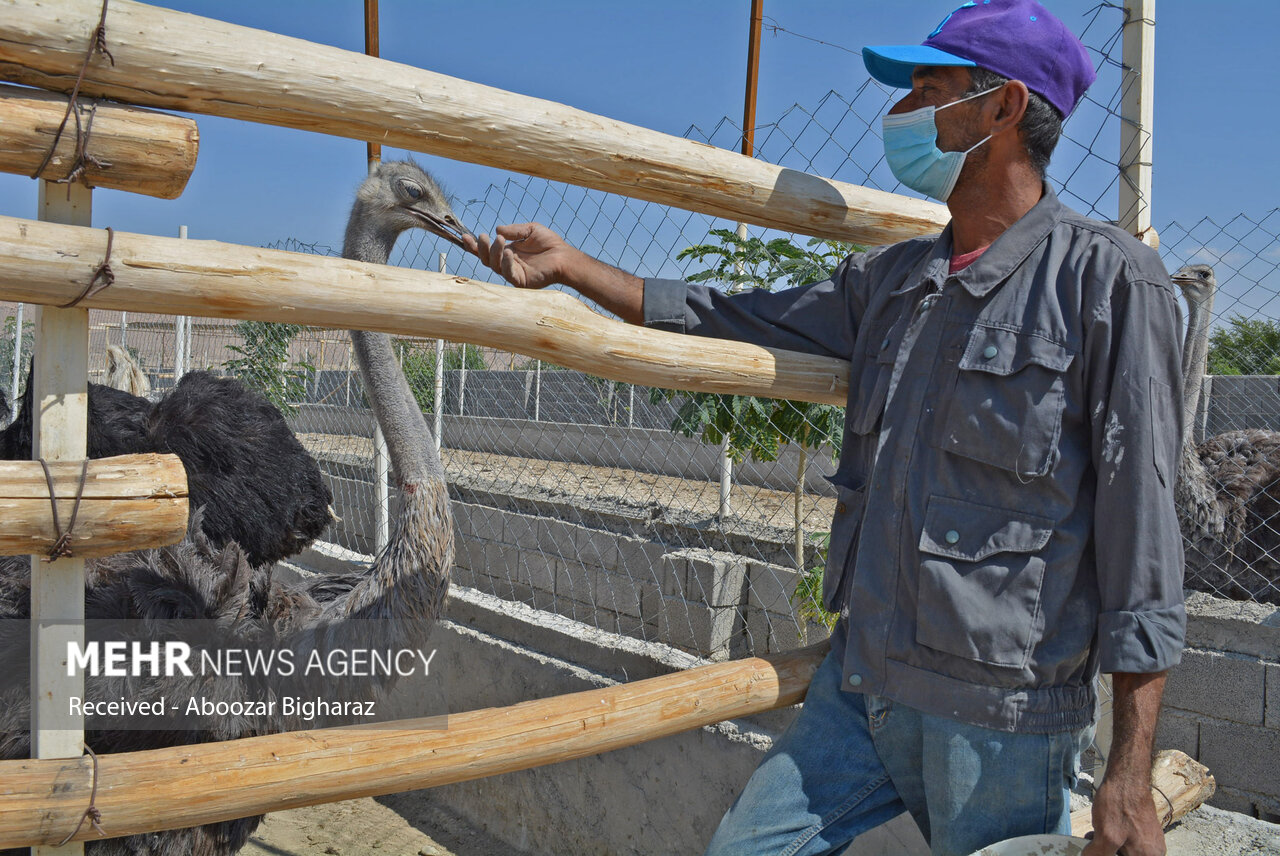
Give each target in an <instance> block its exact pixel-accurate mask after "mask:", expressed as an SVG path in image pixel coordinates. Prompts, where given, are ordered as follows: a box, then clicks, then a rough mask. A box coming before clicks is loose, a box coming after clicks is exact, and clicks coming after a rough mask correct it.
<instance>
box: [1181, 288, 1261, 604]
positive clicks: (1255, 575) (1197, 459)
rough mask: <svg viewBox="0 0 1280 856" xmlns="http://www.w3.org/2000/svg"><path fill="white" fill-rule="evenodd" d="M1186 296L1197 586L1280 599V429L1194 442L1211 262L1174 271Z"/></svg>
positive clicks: (1190, 530)
mask: <svg viewBox="0 0 1280 856" xmlns="http://www.w3.org/2000/svg"><path fill="white" fill-rule="evenodd" d="M1172 279H1173V281H1174V282H1176V283H1177V284H1178V286H1179V287H1180V288H1181V289H1182V294H1183V296H1184V297H1185V298H1186V301H1187V307H1188V312H1187V332H1186V339H1185V343H1184V346H1183V351H1182V370H1183V378H1184V383H1185V390H1184V398H1183V419H1184V420H1185V421H1184V428H1183V438H1182V457H1181V460H1180V463H1179V467H1178V481H1177V486H1176V489H1175V498H1176V501H1177V506H1178V518H1179V523H1180V524H1181V527H1182V534H1183V538H1184V539H1185V541H1186V557H1187V584H1188V587H1190V588H1195V589H1198V590H1202V591H1207V592H1211V593H1216V594H1222V595H1226V596H1228V597H1232V598H1238V599H1249V600H1257V601H1263V602H1267V603H1276V604H1280V517H1278V516H1277V515H1280V433H1277V432H1275V431H1266V430H1261V429H1245V430H1241V431H1228V432H1225V433H1223V434H1218V435H1217V436H1215V437H1211V438H1209V439H1207V440H1205V441H1204V442H1203V443H1200V444H1198V445H1197V444H1196V442H1195V417H1196V412H1197V410H1198V409H1199V403H1200V394H1201V386H1202V385H1203V381H1204V376H1205V373H1206V371H1207V363H1208V351H1209V323H1210V321H1211V319H1212V315H1213V297H1214V292H1215V291H1216V290H1217V287H1218V283H1217V279H1216V278H1215V276H1214V273H1213V268H1211V267H1210V266H1209V265H1203V264H1195V265H1185V266H1183V267H1182V268H1180V269H1179V270H1178V271H1177V273H1175V274H1174V275H1173V277H1172Z"/></svg>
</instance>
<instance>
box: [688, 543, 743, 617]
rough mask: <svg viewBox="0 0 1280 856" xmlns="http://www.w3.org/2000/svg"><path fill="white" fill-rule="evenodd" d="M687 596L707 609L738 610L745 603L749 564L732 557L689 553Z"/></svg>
mask: <svg viewBox="0 0 1280 856" xmlns="http://www.w3.org/2000/svg"><path fill="white" fill-rule="evenodd" d="M687 559H688V583H687V585H688V594H687V597H688V598H689V599H690V600H696V601H701V602H702V603H705V604H706V605H707V606H735V607H736V606H741V605H743V604H744V603H745V598H746V584H747V566H748V564H749V563H748V562H747V560H746V559H744V558H742V557H741V556H735V555H733V554H732V553H718V552H714V551H712V550H690V551H688V554H687Z"/></svg>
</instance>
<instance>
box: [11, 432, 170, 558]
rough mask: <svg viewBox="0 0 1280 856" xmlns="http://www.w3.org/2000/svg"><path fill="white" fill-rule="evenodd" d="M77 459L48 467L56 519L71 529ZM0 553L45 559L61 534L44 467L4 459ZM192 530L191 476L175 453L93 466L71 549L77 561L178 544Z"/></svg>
mask: <svg viewBox="0 0 1280 856" xmlns="http://www.w3.org/2000/svg"><path fill="white" fill-rule="evenodd" d="M80 471H81V463H80V462H79V461H50V462H49V472H50V474H51V475H52V476H53V489H54V494H55V495H56V496H57V498H58V500H57V501H58V520H59V521H60V523H61V525H62V528H63V530H64V531H65V530H66V529H67V528H68V527H69V526H70V523H71V513H72V509H73V508H74V506H75V498H76V492H77V490H78V489H79V487H80ZM0 519H3V520H4V522H5V524H4V527H3V529H2V530H0V555H4V556H21V555H27V554H32V555H47V554H48V552H49V549H50V547H52V546H53V543H54V541H55V539H56V538H57V535H56V533H55V530H54V523H53V509H52V506H51V504H50V502H49V486H48V483H47V482H46V480H45V475H44V470H43V469H42V468H41V466H40V463H39V461H0ZM186 532H187V474H186V470H184V469H183V466H182V461H180V460H179V459H178V456H177V455H151V454H147V455H121V456H120V457H116V458H100V459H98V460H93V461H90V462H89V467H88V471H87V472H86V474H85V481H84V491H83V492H82V493H81V496H80V509H79V511H78V512H77V514H76V519H75V527H74V529H72V532H71V537H70V538H69V539H68V541H67V548H68V549H69V550H70V551H71V555H72V556H74V557H76V558H87V557H92V556H107V555H110V554H112V553H121V552H124V551H127V550H140V549H144V548H147V547H160V546H163V545H165V544H176V543H177V542H179V541H181V540H182V538H183V536H184V535H186Z"/></svg>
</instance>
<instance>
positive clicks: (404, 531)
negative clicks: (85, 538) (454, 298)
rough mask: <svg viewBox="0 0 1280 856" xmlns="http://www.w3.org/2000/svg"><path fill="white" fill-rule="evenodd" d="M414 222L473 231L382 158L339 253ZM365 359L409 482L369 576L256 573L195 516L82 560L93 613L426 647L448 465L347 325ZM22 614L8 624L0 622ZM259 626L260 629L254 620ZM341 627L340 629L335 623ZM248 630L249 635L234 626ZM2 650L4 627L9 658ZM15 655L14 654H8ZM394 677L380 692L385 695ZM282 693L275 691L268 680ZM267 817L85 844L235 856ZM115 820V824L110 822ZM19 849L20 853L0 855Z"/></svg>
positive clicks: (128, 743)
mask: <svg viewBox="0 0 1280 856" xmlns="http://www.w3.org/2000/svg"><path fill="white" fill-rule="evenodd" d="M410 228H423V229H427V230H428V231H431V232H433V233H434V234H437V235H440V236H441V237H444V238H446V239H447V240H449V241H451V242H452V243H455V244H458V245H461V241H460V239H459V235H460V234H463V233H465V231H466V230H465V229H463V228H462V227H461V225H459V224H458V221H457V218H456V217H455V216H454V214H453V212H452V211H451V210H450V207H449V203H448V201H447V200H446V199H445V197H444V195H443V194H442V193H441V192H440V189H439V187H438V186H437V185H436V183H435V182H434V181H432V179H431V178H430V177H429V176H428V175H427V174H426V173H425V172H424V171H423V170H422V169H421V168H420V167H418V166H417V165H415V164H413V163H411V162H400V163H387V164H382V165H380V166H378V167H377V168H376V169H375V170H373V171H372V172H371V174H370V176H369V177H368V178H367V179H366V180H365V181H364V183H363V184H362V185H361V187H360V189H359V191H358V193H357V197H356V201H355V204H354V206H353V207H352V210H351V218H350V222H349V225H348V228H347V235H346V242H345V245H344V252H343V255H344V256H345V257H347V258H351V259H356V260H359V261H365V262H373V263H379V264H381V263H385V262H386V261H387V259H388V256H389V254H390V251H391V248H392V246H393V245H394V243H395V241H396V238H397V237H398V236H399V235H400V233H402V232H403V231H405V230H406V229H410ZM351 337H352V341H353V342H354V344H355V348H356V359H357V360H358V362H359V364H360V370H361V373H362V375H363V377H364V381H365V386H366V392H367V394H368V397H369V399H370V401H371V403H372V405H373V410H374V414H375V417H376V418H377V419H378V420H379V423H380V425H381V426H382V429H383V433H384V435H385V436H386V440H387V446H388V448H389V450H390V453H391V462H392V466H393V468H394V471H395V473H396V479H397V483H398V485H399V490H400V496H401V506H400V509H401V510H400V512H399V514H398V516H397V519H396V520H395V522H394V528H393V531H392V534H391V537H390V540H389V542H388V544H387V547H386V548H385V549H384V550H383V551H382V552H381V554H380V555H378V556H377V558H376V559H375V560H374V562H373V564H372V566H371V567H370V568H368V569H367V570H366V571H365V572H364V573H356V574H347V575H342V576H322V577H317V578H313V579H311V580H308V581H305V582H303V583H299V584H293V585H289V584H285V583H283V582H281V581H280V580H279V579H272V578H271V577H270V576H267V575H264V574H261V573H258V572H257V570H256V569H254V568H252V567H251V566H250V564H249V563H248V562H247V561H246V558H245V554H244V551H243V550H241V549H240V548H239V546H238V545H236V544H234V543H230V544H227V545H225V546H223V545H219V544H216V543H214V542H213V541H212V540H211V539H210V538H209V537H208V535H207V534H206V528H205V527H203V526H202V525H201V520H200V514H199V513H198V512H197V513H195V514H193V518H192V522H191V526H190V529H189V535H188V537H187V539H186V540H184V541H183V542H182V543H181V544H179V545H176V546H174V547H168V548H162V549H157V550H146V551H140V552H137V553H128V554H120V555H116V556H111V557H108V558H105V559H101V560H89V561H88V562H87V567H86V586H85V600H86V607H85V612H86V617H87V618H90V619H95V618H98V619H100V618H128V619H212V620H214V621H215V622H217V624H218V627H219V628H221V629H222V630H223V631H224V632H225V633H226V634H228V635H227V636H226V637H225V638H226V639H228V640H231V641H232V642H238V643H240V644H243V645H245V646H246V647H251V646H253V645H254V643H255V642H256V641H257V640H258V639H259V638H260V637H259V636H254V635H252V634H255V633H261V632H262V628H264V627H265V628H268V630H269V631H270V632H271V633H272V634H273V635H274V636H275V638H280V637H286V638H294V639H299V638H303V639H313V638H314V636H313V635H309V634H314V632H315V631H316V630H323V632H324V634H325V637H324V638H327V639H329V640H331V641H332V640H333V639H334V638H347V639H355V638H356V637H355V636H346V637H344V636H342V635H341V634H343V633H347V634H359V633H360V632H362V631H361V630H360V629H359V627H361V626H368V625H360V624H359V623H358V622H357V621H355V620H356V619H377V620H378V622H379V624H378V628H379V637H380V639H382V640H384V641H385V640H394V641H395V643H396V644H397V645H401V646H404V647H410V646H413V647H418V646H421V645H422V644H423V643H424V642H425V641H426V638H427V636H428V635H429V633H430V631H431V627H432V625H433V623H434V620H435V618H436V617H437V616H438V615H439V614H440V611H441V609H442V608H443V604H444V599H445V595H446V593H447V591H448V587H449V571H450V568H451V566H452V562H453V525H452V519H451V515H450V511H449V504H448V489H447V485H446V482H445V477H444V468H443V466H442V465H441V463H440V458H439V456H438V455H437V454H436V451H435V444H434V442H433V440H432V436H431V433H430V431H429V430H428V428H427V424H426V421H425V419H424V418H423V416H422V413H421V410H420V409H419V408H418V406H417V404H416V403H415V401H414V398H413V395H412V394H411V392H410V390H409V386H408V383H407V382H406V380H405V377H404V374H403V372H402V371H401V370H400V368H399V364H398V362H397V361H396V359H395V356H394V353H393V351H392V347H391V342H390V338H389V337H388V336H385V335H383V334H377V333H364V332H360V331H352V332H351ZM27 568H29V560H28V559H26V558H17V557H15V558H12V559H8V560H4V561H3V562H0V618H23V617H27V616H29V615H30V574H29V572H28V571H27ZM14 624H17V623H16V622H9V623H7V624H6V623H5V622H0V631H3V629H4V628H6V627H10V626H11V625H14ZM250 628H252V629H250ZM335 628H336V630H335ZM237 634H242V635H237ZM5 650H6V641H5V639H4V638H3V632H0V661H3V660H4V659H5V658H4V657H3V656H2V655H3V653H4V651H5ZM9 659H10V660H12V659H14V658H13V657H12V656H11V657H9ZM0 665H6V666H8V667H9V668H10V669H11V670H12V671H13V672H15V673H19V677H20V680H18V681H16V682H15V681H10V682H9V684H8V686H9V689H8V690H7V691H6V690H4V688H3V686H0V757H4V758H24V757H27V756H28V754H29V735H28V732H27V728H28V720H29V715H28V709H29V698H28V695H29V691H28V690H27V687H26V686H25V669H26V663H25V658H23V662H13V663H0ZM201 680H202V679H201V676H200V675H199V674H197V675H196V676H195V677H194V678H182V677H176V678H151V679H149V680H148V682H147V683H145V684H143V685H141V686H132V687H129V688H126V687H124V685H123V684H121V683H120V681H119V680H117V681H115V682H114V683H112V682H107V681H102V682H100V683H99V684H98V685H97V686H96V687H95V684H94V682H93V681H90V682H89V686H88V688H87V696H88V697H89V698H90V699H93V698H95V697H97V698H102V699H108V698H116V697H117V696H119V695H125V694H127V695H128V696H129V697H130V698H131V700H152V699H155V698H158V697H160V696H168V697H169V698H171V699H172V698H182V697H187V696H190V695H204V696H206V697H208V696H209V694H210V689H209V687H207V686H205V685H203V684H201V683H200V682H201ZM392 680H393V679H392V678H387V679H385V681H386V683H384V684H382V685H380V686H378V687H375V688H370V687H368V686H367V685H366V686H364V687H360V688H352V692H362V693H364V695H366V696H367V695H369V694H373V695H374V696H375V697H376V696H378V695H381V694H383V693H385V692H386V691H388V690H389V689H390V688H391V681H392ZM266 689H268V690H275V691H278V690H280V687H278V686H274V685H273V686H272V687H270V688H266ZM263 691H264V685H263V682H262V680H261V679H258V680H256V681H255V680H249V679H245V680H242V681H239V682H226V681H220V682H219V683H217V684H216V689H215V690H213V692H216V693H219V695H216V696H214V699H213V700H215V701H217V700H221V701H239V700H256V699H260V698H262V693H263ZM307 727H314V723H307V722H303V721H299V718H298V717H290V718H286V717H284V716H275V717H272V718H270V719H266V720H264V719H259V720H258V721H257V722H256V723H253V724H250V723H249V722H248V721H247V720H244V719H241V718H238V717H222V718H213V719H212V720H210V721H209V722H207V723H206V728H205V730H203V731H168V732H161V731H113V732H91V733H89V734H88V735H87V742H88V743H89V745H90V746H91V747H92V748H93V749H94V751H95V752H98V753H107V752H125V751H133V750H141V749H149V748H157V747H160V746H170V745H177V744H186V743H198V742H208V741H215V740H228V739H233V738H237V737H249V736H253V735H255V734H261V733H269V732H274V731H282V730H294V729H299V728H307ZM261 819H262V818H261V816H258V817H249V818H241V819H238V820H232V821H225V822H220V823H212V824H207V825H204V826H198V827H192V828H188V829H176V830H169V831H165V832H155V833H148V834H144V835H132V836H127V837H122V838H112V839H106V840H100V841H99V840H92V839H90V840H89V841H87V842H86V852H87V853H89V854H92V856H189V854H198V856H227V854H234V853H236V852H238V851H239V850H240V849H241V848H242V847H243V846H244V844H245V843H246V842H247V841H248V838H249V836H250V834H252V833H253V831H254V830H255V829H256V828H257V826H258V823H259V822H260V821H261ZM104 823H105V824H106V825H107V826H108V827H109V825H110V819H109V818H104ZM3 852H5V853H10V852H12V853H18V852H23V853H25V852H26V851H25V850H22V851H3Z"/></svg>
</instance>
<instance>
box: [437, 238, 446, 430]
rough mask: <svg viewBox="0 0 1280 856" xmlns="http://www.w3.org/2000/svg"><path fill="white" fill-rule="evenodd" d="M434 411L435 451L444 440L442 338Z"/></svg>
mask: <svg viewBox="0 0 1280 856" xmlns="http://www.w3.org/2000/svg"><path fill="white" fill-rule="evenodd" d="M440 273H448V271H447V270H445V254H444V253H441V254H440ZM435 374H436V376H435V387H436V388H435V411H436V453H437V454H439V452H440V445H441V443H443V442H444V440H443V437H444V339H436V372H435Z"/></svg>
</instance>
